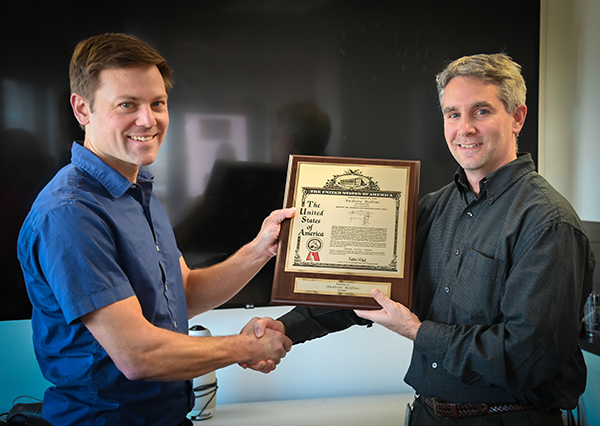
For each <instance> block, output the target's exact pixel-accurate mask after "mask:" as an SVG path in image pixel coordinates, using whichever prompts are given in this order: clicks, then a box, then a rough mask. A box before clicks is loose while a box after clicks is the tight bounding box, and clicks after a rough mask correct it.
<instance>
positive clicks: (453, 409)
mask: <svg viewBox="0 0 600 426" xmlns="http://www.w3.org/2000/svg"><path fill="white" fill-rule="evenodd" d="M421 398H423V401H425V403H426V404H427V405H429V406H430V407H431V408H433V411H434V412H435V414H436V415H438V416H443V417H452V418H455V419H460V418H462V417H477V416H483V415H485V414H493V413H508V412H511V411H524V410H535V407H534V406H533V405H532V404H521V403H519V402H510V403H505V404H471V403H466V404H455V403H453V402H444V401H440V400H438V399H435V398H428V397H426V396H421Z"/></svg>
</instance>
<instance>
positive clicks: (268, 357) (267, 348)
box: [239, 317, 292, 374]
mask: <svg viewBox="0 0 600 426" xmlns="http://www.w3.org/2000/svg"><path fill="white" fill-rule="evenodd" d="M240 335H245V336H248V337H249V338H250V339H249V340H250V342H251V344H252V350H251V352H250V353H252V354H254V355H253V357H252V358H251V359H250V360H249V361H248V362H240V363H239V365H240V366H241V367H242V368H244V369H246V368H250V369H252V370H255V371H260V372H261V373H265V374H267V373H270V372H271V371H273V370H275V367H276V366H277V364H279V363H280V362H281V359H282V358H284V357H285V356H286V355H287V353H288V352H289V351H290V350H291V349H292V341H291V340H290V338H289V337H287V336H286V335H285V326H284V325H283V323H282V322H281V321H276V320H274V319H273V318H269V317H264V318H258V317H254V318H252V319H251V320H250V321H249V322H248V324H246V325H245V326H244V328H243V329H242V331H240Z"/></svg>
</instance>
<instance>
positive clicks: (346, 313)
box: [278, 306, 372, 344]
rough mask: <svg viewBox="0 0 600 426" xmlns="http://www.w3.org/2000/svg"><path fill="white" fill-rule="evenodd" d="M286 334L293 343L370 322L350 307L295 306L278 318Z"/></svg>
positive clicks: (370, 323)
mask: <svg viewBox="0 0 600 426" xmlns="http://www.w3.org/2000/svg"><path fill="white" fill-rule="evenodd" d="M278 320H279V321H281V322H282V323H283V325H284V327H285V332H286V335H287V336H288V337H289V338H290V339H292V341H293V342H294V344H297V343H303V342H305V341H307V340H312V339H316V338H318V337H323V336H325V335H327V334H329V333H333V332H336V331H342V330H345V329H347V328H348V327H351V326H353V325H367V326H371V325H372V322H371V321H368V320H365V319H363V318H360V317H358V316H357V315H356V314H355V313H354V311H353V310H351V309H331V308H316V307H302V306H299V307H296V308H294V309H293V310H291V311H290V312H288V313H286V314H284V315H283V316H281V317H280V318H278Z"/></svg>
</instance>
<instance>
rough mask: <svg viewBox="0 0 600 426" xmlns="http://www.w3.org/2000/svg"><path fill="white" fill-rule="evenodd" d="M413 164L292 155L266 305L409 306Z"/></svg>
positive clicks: (416, 184)
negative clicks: (386, 301)
mask: <svg viewBox="0 0 600 426" xmlns="http://www.w3.org/2000/svg"><path fill="white" fill-rule="evenodd" d="M419 166H420V163H419V162H418V161H401V160H373V159H356V158H340V157H315V156H297V155H292V156H290V162H289V165H288V178H287V185H286V195H285V207H296V209H297V213H296V216H295V217H294V218H293V219H292V220H291V221H285V222H284V223H283V224H282V229H281V234H280V244H279V252H278V255H277V261H276V266H275V277H274V282H273V291H272V296H271V303H273V304H295V305H312V306H328V307H341V308H376V307H379V305H378V304H377V303H376V302H375V301H374V300H373V298H372V297H371V290H373V289H374V288H378V289H380V290H381V291H382V292H384V293H385V294H386V295H388V296H389V297H391V298H392V299H394V300H396V301H398V302H401V303H403V304H405V305H407V306H409V307H410V304H411V298H412V278H413V252H414V240H415V228H416V209H417V197H418V188H419Z"/></svg>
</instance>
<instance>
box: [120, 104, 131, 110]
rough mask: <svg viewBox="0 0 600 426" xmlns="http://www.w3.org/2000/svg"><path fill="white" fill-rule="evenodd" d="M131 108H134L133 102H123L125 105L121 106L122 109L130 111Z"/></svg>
mask: <svg viewBox="0 0 600 426" xmlns="http://www.w3.org/2000/svg"><path fill="white" fill-rule="evenodd" d="M131 107H132V104H131V102H123V103H122V104H121V108H124V109H129V108H131Z"/></svg>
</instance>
